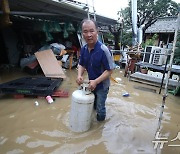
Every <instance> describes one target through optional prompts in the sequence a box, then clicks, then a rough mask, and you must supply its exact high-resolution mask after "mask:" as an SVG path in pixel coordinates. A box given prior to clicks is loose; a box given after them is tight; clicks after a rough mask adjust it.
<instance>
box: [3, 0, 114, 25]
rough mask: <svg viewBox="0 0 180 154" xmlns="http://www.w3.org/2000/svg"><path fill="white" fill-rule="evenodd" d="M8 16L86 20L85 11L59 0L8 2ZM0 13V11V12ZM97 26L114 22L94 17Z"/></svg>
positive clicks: (19, 0) (62, 20) (64, 20)
mask: <svg viewBox="0 0 180 154" xmlns="http://www.w3.org/2000/svg"><path fill="white" fill-rule="evenodd" d="M9 7H10V15H20V16H26V17H30V18H34V19H45V20H56V21H61V22H66V21H76V22H81V20H82V19H84V18H87V11H86V10H84V9H83V8H81V7H77V6H75V5H70V4H68V3H65V2H63V1H61V0H9ZM1 13H2V11H1ZM96 20H97V22H98V24H99V25H114V24H116V23H117V21H116V20H114V19H110V18H107V17H103V16H100V15H96Z"/></svg>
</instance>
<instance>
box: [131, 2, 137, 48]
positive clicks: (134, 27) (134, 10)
mask: <svg viewBox="0 0 180 154" xmlns="http://www.w3.org/2000/svg"><path fill="white" fill-rule="evenodd" d="M131 8H132V10H131V15H132V32H133V42H132V43H133V45H136V44H137V0H131Z"/></svg>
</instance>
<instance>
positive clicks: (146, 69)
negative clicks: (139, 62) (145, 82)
mask: <svg viewBox="0 0 180 154" xmlns="http://www.w3.org/2000/svg"><path fill="white" fill-rule="evenodd" d="M147 72H148V67H146V66H142V67H141V73H143V74H147Z"/></svg>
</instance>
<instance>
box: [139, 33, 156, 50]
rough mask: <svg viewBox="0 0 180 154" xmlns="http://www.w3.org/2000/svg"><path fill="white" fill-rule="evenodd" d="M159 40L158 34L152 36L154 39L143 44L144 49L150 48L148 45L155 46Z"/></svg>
mask: <svg viewBox="0 0 180 154" xmlns="http://www.w3.org/2000/svg"><path fill="white" fill-rule="evenodd" d="M157 38H158V34H154V35H153V36H152V38H150V39H147V40H146V41H145V43H142V47H143V48H145V47H146V46H148V45H150V46H153V45H155V42H156V40H157Z"/></svg>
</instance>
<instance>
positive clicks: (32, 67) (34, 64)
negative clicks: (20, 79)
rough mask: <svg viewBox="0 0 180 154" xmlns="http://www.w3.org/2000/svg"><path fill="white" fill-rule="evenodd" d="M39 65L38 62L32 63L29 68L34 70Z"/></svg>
mask: <svg viewBox="0 0 180 154" xmlns="http://www.w3.org/2000/svg"><path fill="white" fill-rule="evenodd" d="M38 64H39V63H38V61H37V60H36V61H34V62H32V63H31V64H29V65H28V67H29V68H31V69H34V68H35V67H36V66H37V65H38Z"/></svg>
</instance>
